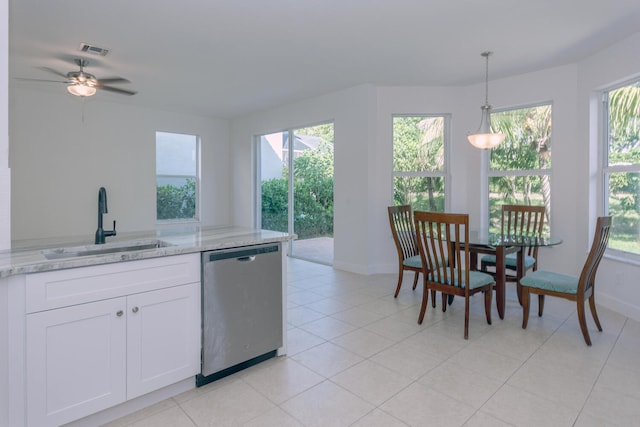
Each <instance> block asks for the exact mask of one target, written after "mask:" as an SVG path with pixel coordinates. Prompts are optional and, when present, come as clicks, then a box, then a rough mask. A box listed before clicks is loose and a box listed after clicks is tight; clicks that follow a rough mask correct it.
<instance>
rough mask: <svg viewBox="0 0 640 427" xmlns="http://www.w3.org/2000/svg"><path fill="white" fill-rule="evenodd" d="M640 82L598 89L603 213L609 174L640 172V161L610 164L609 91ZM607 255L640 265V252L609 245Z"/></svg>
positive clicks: (632, 80) (638, 78)
mask: <svg viewBox="0 0 640 427" xmlns="http://www.w3.org/2000/svg"><path fill="white" fill-rule="evenodd" d="M638 82H640V76H637V75H636V76H634V77H632V78H629V79H625V80H624V81H622V82H618V83H616V84H612V85H607V86H605V87H604V88H602V89H601V90H600V91H598V97H599V100H600V104H599V105H600V114H599V115H598V117H599V121H600V132H599V135H598V155H599V157H600V159H599V161H598V166H599V167H598V184H599V186H600V188H599V190H598V197H599V199H600V200H599V201H598V211H599V212H602V215H609V180H608V179H609V176H610V175H612V174H614V173H627V172H631V173H638V174H640V163H634V164H631V165H613V166H611V165H609V157H610V156H609V155H610V153H609V129H610V125H609V112H610V111H609V93H610V92H612V91H615V90H617V89H620V88H623V87H625V86H629V85H632V84H635V83H638ZM614 221H615V218H614ZM594 222H595V219H594ZM605 256H607V257H608V258H612V259H617V260H620V261H623V262H631V263H633V264H636V265H640V253H635V252H627V251H624V250H621V249H615V248H612V247H610V246H609V245H608V246H607V249H606V252H605Z"/></svg>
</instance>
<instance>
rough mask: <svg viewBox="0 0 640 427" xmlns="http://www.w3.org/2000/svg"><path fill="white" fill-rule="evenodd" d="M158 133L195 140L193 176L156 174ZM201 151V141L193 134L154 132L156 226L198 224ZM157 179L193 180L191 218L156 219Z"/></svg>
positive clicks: (198, 136)
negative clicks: (193, 194)
mask: <svg viewBox="0 0 640 427" xmlns="http://www.w3.org/2000/svg"><path fill="white" fill-rule="evenodd" d="M159 133H164V134H172V135H182V136H190V137H194V138H195V144H196V147H195V156H196V158H195V160H194V162H195V165H194V166H195V175H171V174H158V164H157V150H158V134H159ZM201 149H202V141H201V137H200V135H198V134H194V133H185V132H172V131H165V130H156V131H155V152H156V159H155V162H156V163H155V169H156V174H155V180H156V214H155V217H156V224H158V225H170V224H189V223H199V222H200V218H201V215H200V205H201V203H200V196H201V185H200V184H201V176H200V175H201V172H200V171H201V165H200V162H201V159H202V155H201ZM159 177H163V178H193V179H194V181H195V184H196V189H195V199H196V200H195V212H194V216H193V217H192V218H171V219H158V199H157V191H158V178H159Z"/></svg>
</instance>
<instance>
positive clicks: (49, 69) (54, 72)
mask: <svg viewBox="0 0 640 427" xmlns="http://www.w3.org/2000/svg"><path fill="white" fill-rule="evenodd" d="M40 69H41V70H45V71H48V72H50V73H53V74H55V75H56V76H60V77H62V78H65V79H66V78H67V74H66V73H61V72H60V71H56V70H54V69H53V68H49V67H40Z"/></svg>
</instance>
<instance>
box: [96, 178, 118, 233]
mask: <svg viewBox="0 0 640 427" xmlns="http://www.w3.org/2000/svg"><path fill="white" fill-rule="evenodd" d="M108 212H109V210H108V209H107V190H105V189H104V187H100V190H98V229H97V230H96V245H102V244H104V238H105V237H109V236H115V235H116V222H115V220H114V221H113V230H103V229H102V215H103V214H106V213H108Z"/></svg>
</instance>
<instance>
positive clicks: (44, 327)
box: [26, 298, 127, 427]
mask: <svg viewBox="0 0 640 427" xmlns="http://www.w3.org/2000/svg"><path fill="white" fill-rule="evenodd" d="M125 308H126V299H125V298H113V299H109V300H104V301H98V302H94V303H88V304H82V305H77V306H71V307H66V308H60V309H56V310H49V311H43V312H40V313H34V314H30V315H28V316H26V317H27V325H26V327H27V330H26V333H27V338H26V344H27V402H28V408H27V412H28V416H27V417H28V420H27V421H28V425H30V426H38V427H42V426H58V425H60V424H64V423H66V422H68V421H71V420H75V419H78V418H81V417H84V416H86V415H89V414H92V413H95V412H98V411H100V410H102V409H105V408H108V407H110V406H113V405H115V404H118V403H121V402H124V400H125V398H126V389H125V387H126V375H125V373H126V366H125V363H126V354H125V351H126V349H125V346H126V325H127V321H126V312H125Z"/></svg>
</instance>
